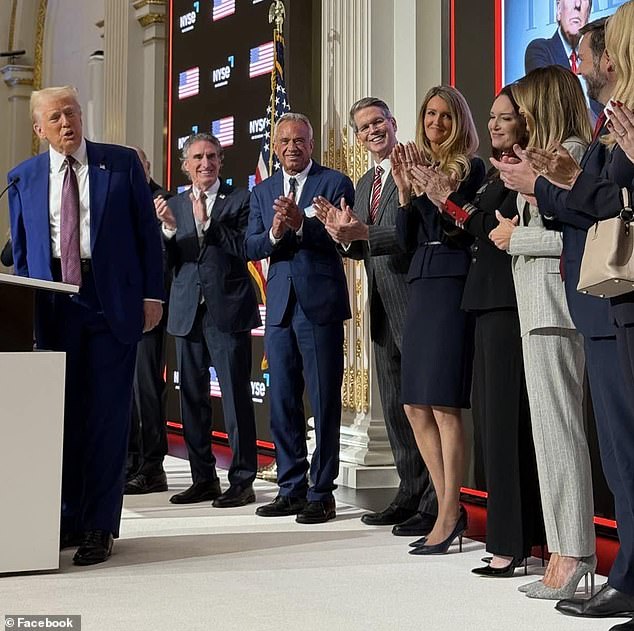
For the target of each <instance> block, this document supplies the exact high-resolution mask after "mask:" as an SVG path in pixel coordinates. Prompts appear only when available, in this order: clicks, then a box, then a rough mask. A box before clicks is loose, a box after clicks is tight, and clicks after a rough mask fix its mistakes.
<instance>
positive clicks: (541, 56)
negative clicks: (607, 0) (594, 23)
mask: <svg viewBox="0 0 634 631" xmlns="http://www.w3.org/2000/svg"><path fill="white" fill-rule="evenodd" d="M591 10H592V0H557V24H558V28H557V30H556V31H555V33H554V34H553V36H552V37H551V38H549V39H545V38H538V39H534V40H533V41H532V42H530V43H529V44H528V46H527V47H526V53H525V55H524V67H525V71H526V73H529V72H530V71H531V70H535V68H543V67H544V66H553V65H556V66H564V68H572V70H573V71H575V72H576V69H577V66H578V61H577V59H578V50H577V47H578V45H579V40H580V39H581V35H580V34H579V29H581V28H582V27H583V26H585V25H586V24H587V23H588V18H589V17H590V11H591ZM573 60H574V62H573Z"/></svg>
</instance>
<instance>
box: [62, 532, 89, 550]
mask: <svg viewBox="0 0 634 631" xmlns="http://www.w3.org/2000/svg"><path fill="white" fill-rule="evenodd" d="M83 540H84V533H82V532H64V533H62V534H61V535H60V537H59V549H60V550H63V549H64V548H77V547H79V546H80V545H81V543H82V541H83Z"/></svg>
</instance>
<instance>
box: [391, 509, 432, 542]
mask: <svg viewBox="0 0 634 631" xmlns="http://www.w3.org/2000/svg"><path fill="white" fill-rule="evenodd" d="M435 523H436V515H430V514H429V513H419V512H416V513H415V514H414V515H412V516H411V517H410V518H409V519H406V520H405V521H404V522H402V523H400V524H396V526H394V528H392V534H393V535H396V536H397V537H423V536H425V535H428V534H429V533H430V532H431V530H432V528H433V527H434V524H435Z"/></svg>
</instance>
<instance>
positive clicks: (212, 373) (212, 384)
mask: <svg viewBox="0 0 634 631" xmlns="http://www.w3.org/2000/svg"><path fill="white" fill-rule="evenodd" d="M209 395H210V396H212V397H217V398H221V397H222V392H221V391H220V382H219V381H218V373H217V372H216V369H215V368H214V367H213V366H209Z"/></svg>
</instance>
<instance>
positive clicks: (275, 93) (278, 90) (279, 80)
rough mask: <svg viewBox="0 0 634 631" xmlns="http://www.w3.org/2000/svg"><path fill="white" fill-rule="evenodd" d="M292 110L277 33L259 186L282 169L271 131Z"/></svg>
mask: <svg viewBox="0 0 634 631" xmlns="http://www.w3.org/2000/svg"><path fill="white" fill-rule="evenodd" d="M290 109H291V106H290V105H289V104H288V98H287V96H286V85H285V84H284V38H283V37H282V36H281V35H280V34H279V33H278V32H277V31H275V69H274V74H273V77H272V80H271V96H270V97H269V105H268V107H267V108H266V116H265V118H266V123H265V126H264V135H263V136H262V145H261V146H260V156H259V158H258V166H257V168H256V170H255V181H256V183H257V184H259V183H260V182H261V181H262V180H265V179H266V178H267V177H269V175H271V174H272V173H273V171H274V170H275V171H277V170H278V169H279V168H280V163H279V160H278V159H277V157H276V156H275V154H274V153H273V148H272V147H271V131H272V129H273V127H274V126H275V123H276V122H277V119H278V118H279V117H280V116H282V114H284V113H285V112H288V111H290Z"/></svg>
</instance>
